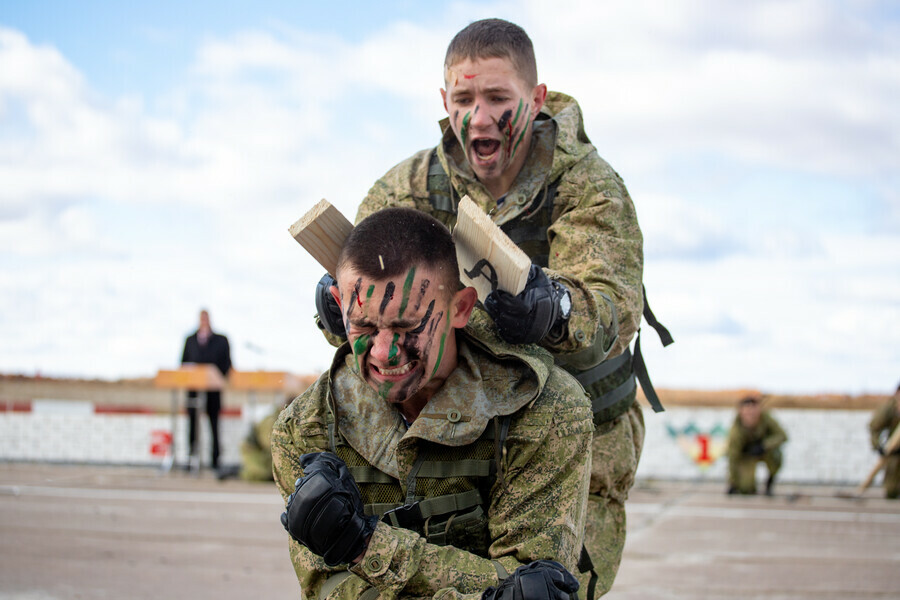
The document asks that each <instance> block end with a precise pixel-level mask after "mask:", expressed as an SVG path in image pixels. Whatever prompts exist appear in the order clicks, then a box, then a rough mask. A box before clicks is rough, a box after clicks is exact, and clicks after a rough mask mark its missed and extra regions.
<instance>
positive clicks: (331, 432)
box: [328, 421, 337, 454]
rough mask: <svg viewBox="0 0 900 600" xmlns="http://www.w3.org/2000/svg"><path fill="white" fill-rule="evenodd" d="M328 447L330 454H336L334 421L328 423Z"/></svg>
mask: <svg viewBox="0 0 900 600" xmlns="http://www.w3.org/2000/svg"><path fill="white" fill-rule="evenodd" d="M328 447H329V448H331V452H332V453H334V454H337V443H336V442H335V439H334V421H328Z"/></svg>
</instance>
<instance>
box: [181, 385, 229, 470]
mask: <svg viewBox="0 0 900 600" xmlns="http://www.w3.org/2000/svg"><path fill="white" fill-rule="evenodd" d="M203 394H204V392H189V393H188V402H187V412H188V442H189V444H190V449H191V456H193V455H194V450H195V446H196V445H197V405H198V401H199V400H201V399H202V397H203ZM205 394H206V414H207V416H208V417H209V430H210V431H211V432H212V461H211V464H212V468H213V469H216V468H218V467H219V412H220V411H221V410H222V394H221V392H205ZM198 396H200V397H199V398H198Z"/></svg>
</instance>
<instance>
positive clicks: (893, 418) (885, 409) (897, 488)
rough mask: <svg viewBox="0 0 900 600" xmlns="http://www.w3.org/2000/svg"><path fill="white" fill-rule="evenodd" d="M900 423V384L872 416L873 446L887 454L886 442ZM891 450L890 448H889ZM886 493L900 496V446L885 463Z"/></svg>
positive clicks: (879, 451)
mask: <svg viewBox="0 0 900 600" xmlns="http://www.w3.org/2000/svg"><path fill="white" fill-rule="evenodd" d="M898 425H900V385H898V386H897V391H895V392H894V395H893V396H892V397H891V398H890V399H888V401H887V402H885V403H884V404H883V405H882V406H881V407H880V408H879V409H878V410H876V411H875V414H874V415H873V416H872V420H871V421H870V422H869V433H871V435H872V448H873V449H874V450H875V451H876V452H878V453H879V454H881V455H882V456H884V455H885V447H884V443H885V440H887V439H888V438H889V437H890V436H891V434H892V433H894V431H896V429H897V426H898ZM888 451H889V452H890V449H888ZM884 495H885V497H887V498H891V499H893V500H896V499H897V498H898V497H900V448H894V449H893V452H890V454H889V455H888V456H887V460H886V461H885V463H884Z"/></svg>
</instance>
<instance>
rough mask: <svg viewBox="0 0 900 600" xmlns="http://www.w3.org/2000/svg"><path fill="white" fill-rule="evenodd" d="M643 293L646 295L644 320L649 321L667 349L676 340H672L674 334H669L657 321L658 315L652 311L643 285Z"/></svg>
mask: <svg viewBox="0 0 900 600" xmlns="http://www.w3.org/2000/svg"><path fill="white" fill-rule="evenodd" d="M641 292H642V293H643V294H644V319H646V320H647V323H648V324H649V325H650V327H652V328H653V329H655V330H656V333H657V335H659V341H660V342H662V345H663V348H665V347H666V346H668V345H669V344H671V343H673V342H674V341H675V340H674V339H672V334H671V333H669V330H668V329H666V327H665V325H663V324H662V323H660V322H659V321H657V320H656V315H654V314H653V311H652V310H650V303H649V302H647V288H646V287H644V285H643V284H641Z"/></svg>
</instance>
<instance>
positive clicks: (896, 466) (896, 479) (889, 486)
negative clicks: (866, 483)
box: [883, 454, 900, 499]
mask: <svg viewBox="0 0 900 600" xmlns="http://www.w3.org/2000/svg"><path fill="white" fill-rule="evenodd" d="M883 485H884V495H885V497H887V498H891V499H897V498H900V455H897V454H894V455H891V456H889V457H888V459H887V460H886V461H885V463H884V484H883Z"/></svg>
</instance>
